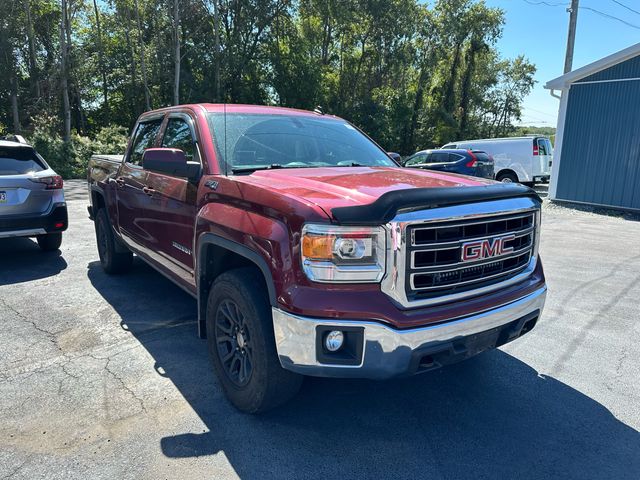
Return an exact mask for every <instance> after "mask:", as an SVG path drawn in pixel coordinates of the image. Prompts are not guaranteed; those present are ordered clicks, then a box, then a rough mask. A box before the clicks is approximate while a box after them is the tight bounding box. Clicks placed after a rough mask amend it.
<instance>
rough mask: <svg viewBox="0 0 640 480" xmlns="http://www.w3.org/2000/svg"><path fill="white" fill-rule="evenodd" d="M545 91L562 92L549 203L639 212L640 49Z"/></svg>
mask: <svg viewBox="0 0 640 480" xmlns="http://www.w3.org/2000/svg"><path fill="white" fill-rule="evenodd" d="M545 88H547V89H549V90H551V94H552V95H554V96H557V94H556V93H555V91H556V90H560V91H561V92H562V96H561V97H560V111H559V114H558V128H557V132H556V142H555V151H554V159H553V162H554V163H553V166H552V172H551V183H550V185H549V196H550V198H551V199H552V200H564V201H570V202H577V203H587V204H591V205H602V206H607V207H613V208H618V209H625V210H640V43H638V44H636V45H633V46H631V47H629V48H626V49H624V50H621V51H620V52H617V53H614V54H613V55H609V56H608V57H605V58H603V59H601V60H598V61H597V62H594V63H591V64H589V65H586V66H585V67H582V68H579V69H577V70H574V71H572V72H569V73H567V74H565V75H563V76H561V77H558V78H556V79H554V80H551V81H549V82H547V84H546V85H545Z"/></svg>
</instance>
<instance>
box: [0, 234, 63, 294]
mask: <svg viewBox="0 0 640 480" xmlns="http://www.w3.org/2000/svg"><path fill="white" fill-rule="evenodd" d="M63 241H64V240H63ZM61 255H62V254H61V252H60V250H58V251H55V252H43V251H42V250H40V247H38V244H37V243H36V242H35V240H31V239H28V238H0V286H2V285H12V284H15V283H22V282H28V281H30V280H37V279H40V278H46V277H51V276H53V275H56V274H58V273H60V272H61V271H62V270H64V269H65V268H67V262H66V261H65V260H64V258H62V256H61Z"/></svg>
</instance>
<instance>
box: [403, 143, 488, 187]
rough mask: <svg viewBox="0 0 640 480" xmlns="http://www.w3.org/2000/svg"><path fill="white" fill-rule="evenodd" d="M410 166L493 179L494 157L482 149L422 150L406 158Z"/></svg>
mask: <svg viewBox="0 0 640 480" xmlns="http://www.w3.org/2000/svg"><path fill="white" fill-rule="evenodd" d="M403 165H404V166H405V167H408V168H425V169H428V170H437V171H440V172H449V173H460V174H462V175H471V176H472V177H481V178H490V179H493V177H494V173H493V158H492V157H491V155H488V154H487V153H485V152H482V151H480V150H465V149H460V148H459V149H450V150H422V151H420V152H417V153H414V154H413V155H411V156H410V157H408V158H406V159H405V160H404V162H403Z"/></svg>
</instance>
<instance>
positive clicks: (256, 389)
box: [206, 267, 303, 413]
mask: <svg viewBox="0 0 640 480" xmlns="http://www.w3.org/2000/svg"><path fill="white" fill-rule="evenodd" d="M265 290H266V289H265V285H264V280H263V278H262V275H261V273H260V272H259V271H258V270H257V269H255V268H250V267H249V268H239V269H235V270H230V271H228V272H225V273H223V274H222V275H220V276H219V277H218V278H217V279H216V280H215V281H214V282H213V285H212V287H211V290H210V292H209V298H208V301H207V313H206V315H207V318H206V321H207V344H208V347H209V353H210V356H211V360H212V362H213V366H214V368H215V370H216V373H217V375H218V378H219V380H220V383H221V384H222V387H223V389H224V392H225V394H226V395H227V398H228V399H229V401H230V402H231V403H232V404H233V405H234V406H235V407H236V408H237V409H238V410H240V411H242V412H246V413H262V412H265V411H267V410H270V409H272V408H274V407H277V406H279V405H281V404H283V403H285V402H287V401H288V400H290V399H291V398H292V397H293V396H295V395H296V393H297V392H298V390H299V389H300V385H301V384H302V379H303V377H302V376H301V375H297V374H294V373H292V372H290V371H288V370H285V369H283V368H282V366H281V365H280V361H279V360H278V355H277V352H276V344H275V340H274V335H273V320H272V315H271V306H270V304H269V300H268V297H267V295H266V293H265ZM233 305H235V306H236V307H237V309H236V307H234V306H233ZM234 309H235V313H236V314H237V315H236V317H237V318H242V319H241V320H240V321H238V322H236V323H235V325H236V327H233V325H234V323H233V322H232V321H231V320H230V319H229V316H228V314H229V312H230V311H231V310H234ZM229 326H231V330H232V333H228V329H229ZM223 328H224V329H225V330H223ZM233 328H237V329H238V330H237V331H241V332H243V336H242V337H238V336H237V334H236V336H234V334H233ZM238 339H239V340H238ZM240 347H243V348H240ZM234 350H235V353H233V351H234ZM232 353H233V355H234V356H233V358H231V360H229V361H227V362H225V361H223V357H228V355H230V354H232ZM241 354H242V355H241ZM245 355H246V356H247V357H248V358H250V367H251V371H250V373H249V374H245V375H244V377H242V376H241V375H239V376H238V378H235V370H236V367H234V366H233V364H235V365H236V366H237V367H238V368H239V369H242V365H243V364H242V362H243V361H244V362H249V359H248V358H245ZM249 355H250V357H249ZM238 362H240V365H238ZM246 364H247V365H249V363H246Z"/></svg>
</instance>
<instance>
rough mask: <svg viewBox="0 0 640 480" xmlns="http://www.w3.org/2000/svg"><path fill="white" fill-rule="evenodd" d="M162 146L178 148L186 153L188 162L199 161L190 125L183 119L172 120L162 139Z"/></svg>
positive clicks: (168, 123)
mask: <svg viewBox="0 0 640 480" xmlns="http://www.w3.org/2000/svg"><path fill="white" fill-rule="evenodd" d="M162 146H163V147H166V148H178V149H180V150H182V151H183V152H184V155H185V157H187V161H188V162H192V161H198V158H197V156H196V148H195V141H194V138H193V135H192V134H191V128H190V127H189V124H188V123H187V122H186V121H185V120H184V119H182V118H170V119H169V121H168V122H167V128H166V129H165V131H164V137H163V138H162Z"/></svg>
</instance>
